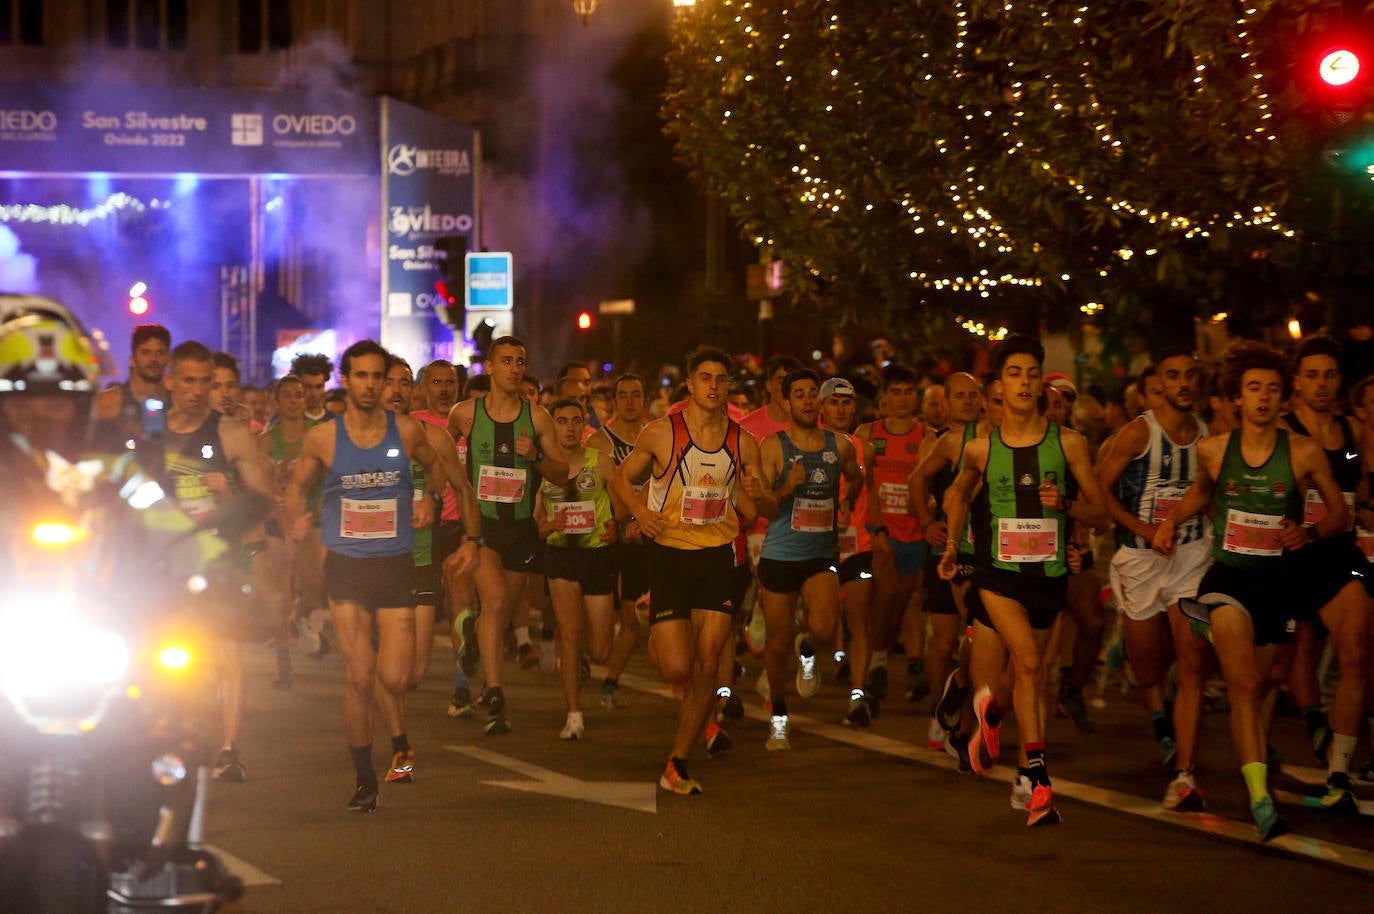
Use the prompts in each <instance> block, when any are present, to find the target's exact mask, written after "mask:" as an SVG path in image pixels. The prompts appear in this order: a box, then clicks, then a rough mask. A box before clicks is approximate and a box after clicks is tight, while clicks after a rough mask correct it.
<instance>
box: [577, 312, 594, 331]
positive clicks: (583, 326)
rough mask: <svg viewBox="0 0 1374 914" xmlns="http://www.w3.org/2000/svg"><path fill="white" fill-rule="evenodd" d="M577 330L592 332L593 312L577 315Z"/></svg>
mask: <svg viewBox="0 0 1374 914" xmlns="http://www.w3.org/2000/svg"><path fill="white" fill-rule="evenodd" d="M577 329H578V330H590V329H592V315H591V312H589V311H583V312H582V313H581V314H579V315H577Z"/></svg>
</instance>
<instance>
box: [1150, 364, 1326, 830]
mask: <svg viewBox="0 0 1374 914" xmlns="http://www.w3.org/2000/svg"><path fill="white" fill-rule="evenodd" d="M1289 378H1290V375H1289V372H1288V366H1287V365H1286V364H1285V362H1284V358H1283V355H1282V354H1281V353H1280V352H1278V350H1276V349H1272V348H1270V347H1269V346H1266V345H1264V344H1263V343H1257V342H1252V341H1249V340H1241V341H1238V342H1236V343H1234V344H1232V346H1231V348H1230V350H1229V351H1228V352H1227V355H1226V358H1225V362H1224V364H1223V383H1224V385H1225V390H1226V392H1227V393H1228V394H1229V395H1230V397H1231V399H1233V400H1235V401H1236V402H1237V403H1238V404H1239V407H1240V420H1241V425H1240V427H1239V428H1238V429H1234V430H1232V431H1229V432H1226V433H1224V434H1221V435H1213V436H1211V437H1209V438H1204V439H1203V440H1202V441H1200V442H1199V443H1198V469H1197V479H1196V480H1195V481H1194V482H1193V485H1192V486H1191V487H1190V488H1189V489H1188V491H1187V492H1186V493H1185V494H1184V496H1183V498H1182V499H1181V500H1180V501H1179V503H1178V505H1177V506H1175V508H1174V510H1173V511H1172V512H1171V513H1170V514H1169V516H1168V517H1167V518H1166V519H1165V520H1164V521H1163V522H1162V523H1161V524H1160V525H1159V526H1158V527H1157V528H1156V530H1155V536H1154V543H1153V545H1154V549H1155V551H1156V552H1158V553H1160V554H1161V555H1164V556H1166V557H1167V556H1170V555H1173V554H1174V552H1175V551H1176V549H1177V536H1178V531H1179V528H1180V527H1181V526H1182V525H1183V524H1184V523H1185V522H1186V521H1188V520H1191V519H1192V518H1193V517H1195V516H1196V515H1197V514H1199V513H1200V512H1201V511H1203V510H1204V509H1206V508H1207V506H1208V505H1211V507H1212V516H1213V523H1215V525H1216V530H1217V532H1216V535H1215V536H1214V537H1213V540H1212V558H1213V564H1212V566H1211V567H1210V568H1209V569H1208V570H1207V573H1206V574H1204V575H1203V578H1202V582H1201V583H1200V584H1199V585H1198V596H1197V601H1196V602H1193V601H1186V602H1183V603H1181V608H1182V609H1184V611H1185V612H1188V613H1189V614H1190V615H1196V616H1197V617H1200V618H1201V619H1202V620H1205V624H1206V625H1208V626H1209V631H1210V637H1211V640H1212V644H1213V646H1214V647H1215V648H1216V652H1217V659H1218V660H1219V661H1220V662H1221V672H1222V676H1223V677H1225V679H1226V691H1227V697H1228V699H1229V701H1230V704H1231V735H1232V739H1233V740H1234V741H1235V746H1236V754H1237V755H1238V756H1239V757H1240V763H1241V768H1240V770H1241V775H1242V776H1243V777H1244V778H1245V786H1246V788H1247V790H1248V791H1249V794H1250V812H1251V815H1252V816H1253V817H1254V820H1255V829H1256V831H1257V832H1258V833H1259V837H1260V840H1262V841H1268V840H1270V839H1271V838H1274V837H1275V836H1277V835H1280V834H1282V833H1283V832H1285V831H1287V829H1288V825H1287V823H1286V822H1285V821H1284V820H1283V818H1282V817H1280V816H1279V814H1278V811H1277V810H1276V809H1275V808H1274V800H1273V797H1271V796H1270V794H1269V786H1268V768H1267V766H1266V764H1265V739H1264V726H1263V721H1262V720H1261V715H1260V704H1261V700H1262V697H1263V692H1264V690H1265V680H1266V677H1267V676H1268V674H1269V668H1270V665H1271V663H1272V662H1273V659H1274V651H1275V646H1276V645H1279V644H1286V643H1289V642H1291V641H1292V639H1293V632H1294V630H1295V629H1296V627H1297V622H1296V620H1295V619H1294V614H1293V607H1294V605H1295V604H1297V603H1299V602H1300V601H1299V600H1298V598H1297V594H1296V593H1295V591H1296V590H1298V589H1300V587H1298V586H1295V577H1294V572H1295V571H1296V569H1297V566H1296V563H1295V562H1294V561H1293V557H1292V555H1291V553H1293V552H1296V551H1297V550H1300V549H1302V548H1304V547H1306V546H1309V545H1310V544H1311V543H1312V542H1313V541H1314V540H1317V539H1322V538H1325V537H1329V536H1336V535H1339V534H1340V533H1341V532H1342V531H1343V530H1344V529H1345V514H1346V511H1345V505H1344V503H1343V501H1342V499H1341V491H1340V487H1339V486H1338V485H1337V484H1336V481H1335V480H1334V479H1333V478H1332V477H1331V470H1330V468H1329V467H1328V465H1327V463H1326V456H1325V455H1324V454H1323V453H1322V451H1321V448H1320V447H1319V446H1318V445H1317V444H1316V443H1315V442H1314V441H1312V440H1311V439H1310V438H1306V437H1304V436H1301V435H1294V434H1291V433H1290V432H1289V431H1288V430H1287V429H1282V428H1279V424H1278V418H1279V408H1280V406H1281V405H1282V403H1283V400H1284V397H1285V395H1286V394H1287V393H1288V381H1289ZM1308 485H1315V486H1316V487H1317V490H1318V491H1319V492H1320V493H1321V498H1322V502H1323V504H1324V505H1325V506H1326V508H1327V510H1328V514H1327V515H1326V516H1325V517H1323V518H1322V519H1321V520H1320V521H1318V522H1317V523H1316V524H1315V525H1314V524H1310V523H1301V518H1302V502H1303V495H1302V493H1303V491H1304V488H1305V487H1306V486H1308ZM1311 583H1312V582H1304V584H1303V585H1302V586H1310V585H1311Z"/></svg>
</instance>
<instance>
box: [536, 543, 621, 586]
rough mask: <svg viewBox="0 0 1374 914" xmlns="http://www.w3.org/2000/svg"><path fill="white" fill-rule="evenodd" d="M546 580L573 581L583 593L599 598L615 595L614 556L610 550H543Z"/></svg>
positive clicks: (551, 547) (550, 548)
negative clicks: (579, 586)
mask: <svg viewBox="0 0 1374 914" xmlns="http://www.w3.org/2000/svg"><path fill="white" fill-rule="evenodd" d="M544 576H545V577H546V578H548V579H549V580H554V579H558V580H561V581H574V582H576V583H577V584H579V585H581V587H582V593H583V594H585V595H586V596H589V597H597V596H602V595H605V594H613V593H615V578H616V574H615V553H614V552H613V551H612V550H611V549H610V547H602V548H600V549H575V548H570V547H568V546H549V545H547V544H546V545H545V546H544Z"/></svg>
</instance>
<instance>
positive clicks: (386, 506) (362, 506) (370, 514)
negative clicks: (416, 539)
mask: <svg viewBox="0 0 1374 914" xmlns="http://www.w3.org/2000/svg"><path fill="white" fill-rule="evenodd" d="M339 503H340V507H341V510H340V521H339V526H340V530H339V536H341V537H343V538H344V539H349V540H386V539H394V538H395V537H396V499H394V498H377V499H366V500H364V499H361V498H341V499H339Z"/></svg>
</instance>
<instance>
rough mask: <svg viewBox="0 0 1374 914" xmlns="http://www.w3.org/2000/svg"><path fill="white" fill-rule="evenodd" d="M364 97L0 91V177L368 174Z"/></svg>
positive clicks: (371, 114)
mask: <svg viewBox="0 0 1374 914" xmlns="http://www.w3.org/2000/svg"><path fill="white" fill-rule="evenodd" d="M376 163H377V115H376V110H375V106H374V103H373V100H372V99H371V98H367V97H362V96H356V95H349V94H346V93H342V92H332V91H284V92H265V91H257V90H251V89H198V88H196V89H193V88H158V87H149V86H140V87H139V88H138V89H137V90H132V89H129V88H127V87H113V86H111V87H88V86H42V85H7V86H2V87H0V172H12V173H13V172H18V173H28V174H37V173H46V174H60V173H74V172H103V173H108V174H131V175H132V174H160V175H168V174H177V173H194V174H197V175H201V176H206V177H215V176H238V175H269V174H287V175H299V176H303V177H308V176H326V175H375V174H376V173H377V171H376V169H377V164H376Z"/></svg>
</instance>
